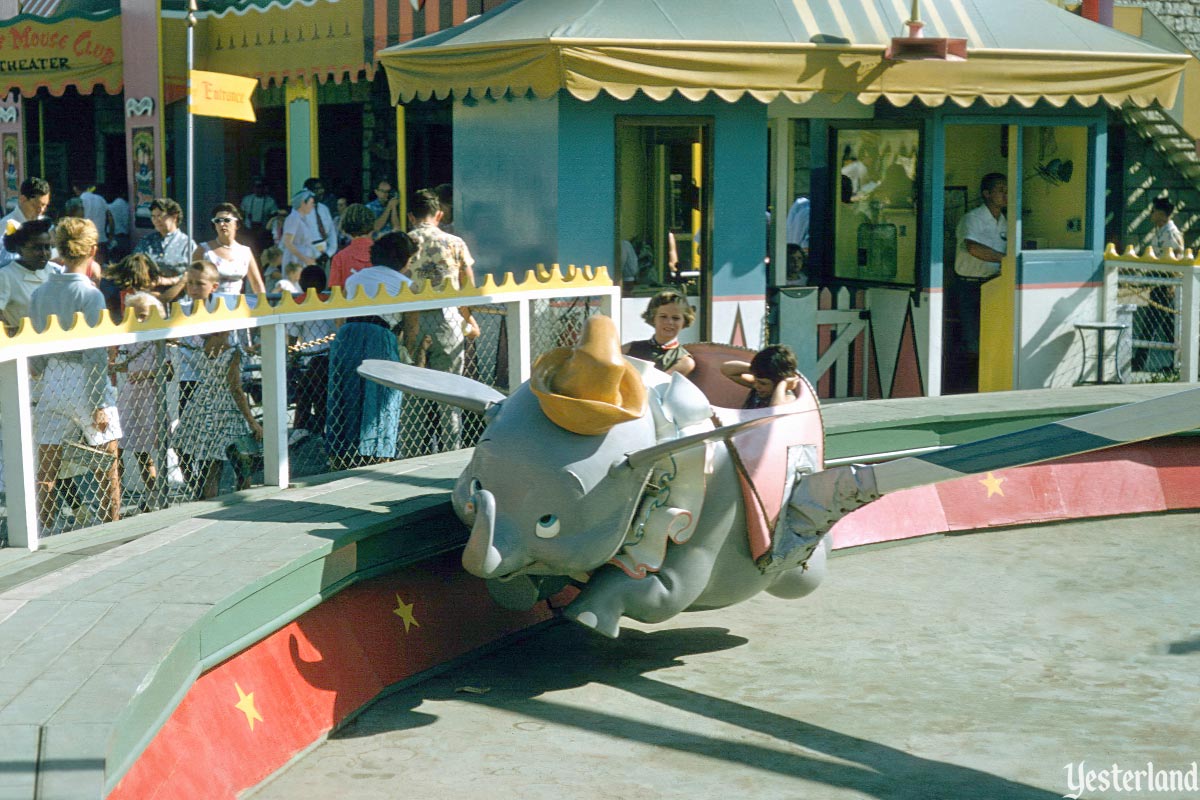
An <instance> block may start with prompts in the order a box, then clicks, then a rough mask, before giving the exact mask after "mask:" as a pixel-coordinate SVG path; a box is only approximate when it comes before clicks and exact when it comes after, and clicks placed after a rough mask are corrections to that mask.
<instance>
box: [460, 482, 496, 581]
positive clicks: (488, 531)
mask: <svg viewBox="0 0 1200 800" xmlns="http://www.w3.org/2000/svg"><path fill="white" fill-rule="evenodd" d="M471 503H472V504H473V505H474V506H475V524H474V525H472V526H471V538H470V539H468V540H467V546H466V548H465V549H464V550H463V554H462V564H463V568H464V569H465V570H466V571H467V572H469V573H471V574H472V575H475V576H478V577H480V578H495V577H497V576H498V575H499V574H500V572H499V570H500V564H501V562H502V561H503V560H504V559H503V556H501V554H500V551H499V550H497V549H496V544H495V533H496V498H495V497H494V496H493V495H492V493H491V492H489V491H487V490H486V489H480V490H479V491H478V492H476V493H475V496H474V497H472V498H471Z"/></svg>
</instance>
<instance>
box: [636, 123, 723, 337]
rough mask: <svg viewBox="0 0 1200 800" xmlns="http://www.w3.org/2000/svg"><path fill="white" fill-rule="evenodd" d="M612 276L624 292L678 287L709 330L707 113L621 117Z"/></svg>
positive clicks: (702, 326)
mask: <svg viewBox="0 0 1200 800" xmlns="http://www.w3.org/2000/svg"><path fill="white" fill-rule="evenodd" d="M616 124H617V128H616V143H617V152H616V163H617V170H616V172H617V175H616V178H617V181H616V184H617V185H616V225H615V230H616V241H615V242H614V243H613V251H614V260H613V263H614V264H617V265H620V271H621V275H620V276H619V278H618V277H617V276H614V280H616V279H619V280H620V281H621V284H622V286H623V287H624V293H625V294H626V296H634V297H643V296H644V297H651V296H653V295H654V294H657V293H658V292H659V291H662V290H663V289H664V288H666V287H675V288H677V289H679V290H680V291H681V292H682V293H683V294H684V295H686V296H687V297H689V298H690V299H691V300H692V301H693V302H695V303H696V304H697V311H698V312H700V313H699V320H698V322H699V324H700V330H699V333H700V335H701V336H703V337H707V336H708V335H709V333H708V330H707V326H708V324H709V320H708V319H707V317H708V315H707V314H704V313H703V311H702V309H705V308H707V307H708V304H709V296H710V291H711V290H710V284H711V278H712V269H711V249H712V248H711V246H710V241H711V208H710V198H711V196H712V177H711V176H712V146H711V142H712V126H713V122H712V119H711V118H708V117H669V118H668V117H618V118H617V121H616Z"/></svg>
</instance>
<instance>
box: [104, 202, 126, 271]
mask: <svg viewBox="0 0 1200 800" xmlns="http://www.w3.org/2000/svg"><path fill="white" fill-rule="evenodd" d="M108 196H109V197H111V198H112V202H110V203H109V204H108V213H109V218H110V219H111V220H112V237H111V238H110V240H109V243H108V257H109V260H111V261H117V260H119V259H122V258H124V257H125V256H127V255H129V248H130V243H129V219H130V215H129V201H128V200H126V199H125V195H123V194H121V188H120V187H119V186H114V187H112V188H111V189H109V191H108Z"/></svg>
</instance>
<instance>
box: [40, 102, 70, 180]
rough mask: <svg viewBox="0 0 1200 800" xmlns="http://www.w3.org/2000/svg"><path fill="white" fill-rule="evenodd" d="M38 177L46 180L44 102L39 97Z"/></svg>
mask: <svg viewBox="0 0 1200 800" xmlns="http://www.w3.org/2000/svg"><path fill="white" fill-rule="evenodd" d="M38 177H40V178H42V179H43V180H45V178H46V101H45V100H43V99H41V98H40V97H39V98H38ZM67 188H68V189H70V188H71V187H70V186H68V187H67Z"/></svg>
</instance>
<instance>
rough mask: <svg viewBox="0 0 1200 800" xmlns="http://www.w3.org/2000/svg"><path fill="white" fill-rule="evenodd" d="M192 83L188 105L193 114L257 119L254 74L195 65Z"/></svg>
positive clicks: (248, 119)
mask: <svg viewBox="0 0 1200 800" xmlns="http://www.w3.org/2000/svg"><path fill="white" fill-rule="evenodd" d="M190 83H191V86H192V88H191V95H190V99H191V103H190V106H189V107H190V109H191V112H192V113H193V114H199V115H200V116H202V117H224V118H225V119H240V120H245V121H246V122H254V121H255V116H254V106H253V105H251V103H250V98H251V97H253V96H254V86H255V84H257V83H258V81H257V80H255V79H254V78H245V77H242V76H241V75H226V74H224V73H222V72H202V71H200V70H195V69H194V70H192V71H191V73H190Z"/></svg>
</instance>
